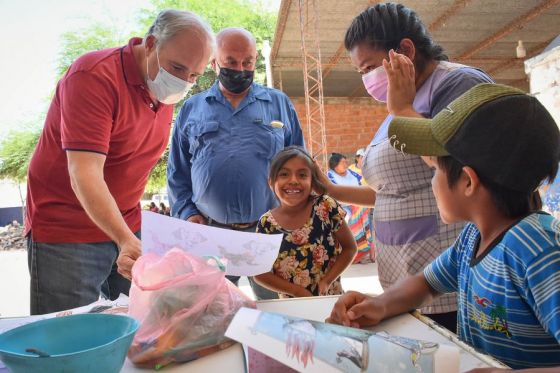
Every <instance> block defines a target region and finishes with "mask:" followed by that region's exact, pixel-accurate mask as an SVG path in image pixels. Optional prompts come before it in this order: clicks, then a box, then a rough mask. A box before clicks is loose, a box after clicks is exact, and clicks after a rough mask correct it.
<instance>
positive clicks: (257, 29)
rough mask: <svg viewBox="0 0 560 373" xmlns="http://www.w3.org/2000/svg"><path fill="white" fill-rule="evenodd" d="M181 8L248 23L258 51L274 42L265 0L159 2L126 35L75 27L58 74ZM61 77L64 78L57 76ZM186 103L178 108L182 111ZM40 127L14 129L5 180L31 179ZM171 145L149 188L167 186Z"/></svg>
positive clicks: (261, 70)
mask: <svg viewBox="0 0 560 373" xmlns="http://www.w3.org/2000/svg"><path fill="white" fill-rule="evenodd" d="M167 8H175V9H186V10H190V11H192V12H194V13H197V14H198V15H200V16H202V17H203V18H204V19H206V20H207V21H208V22H209V23H210V25H211V26H212V29H213V30H214V31H216V32H217V31H219V30H220V29H222V28H224V27H231V26H238V27H244V28H246V29H247V30H249V31H250V32H252V33H253V35H254V36H255V38H256V40H257V50H260V49H261V47H262V42H263V40H272V37H273V35H274V30H275V27H276V14H275V13H274V12H270V11H268V10H267V9H265V6H264V3H263V0H253V1H248V0H231V1H221V0H153V1H152V7H150V9H144V10H142V12H141V13H140V15H139V22H138V27H137V28H136V32H133V33H127V34H124V33H122V32H121V31H119V29H118V28H117V27H116V26H108V25H105V24H100V23H96V24H93V25H91V26H89V27H87V28H84V29H82V30H76V31H69V32H66V33H64V34H63V35H62V37H61V38H62V40H61V42H62V51H61V53H60V55H59V59H58V66H57V73H58V78H60V77H62V75H64V73H65V72H66V71H67V70H68V67H69V66H70V65H71V64H72V63H73V62H74V61H75V60H76V58H78V57H79V56H81V55H83V54H85V53H87V52H90V51H94V50H100V49H104V48H110V47H116V46H121V45H124V44H126V42H127V41H128V40H129V39H130V37H132V36H144V34H145V33H146V31H147V30H148V29H149V27H150V25H151V24H152V22H153V21H154V19H155V17H156V15H157V13H158V12H159V11H160V10H162V9H167ZM215 79H216V74H215V73H214V71H212V69H211V68H210V67H207V69H206V72H205V73H204V75H203V76H201V77H200V78H199V79H198V82H197V84H196V85H195V86H194V87H193V89H192V90H191V92H190V93H189V96H187V98H188V97H190V96H191V95H193V94H196V93H199V92H202V91H204V90H206V89H208V88H210V86H212V84H213V83H214V81H215ZM57 80H58V79H57ZM255 81H257V82H260V83H264V81H265V67H264V61H263V59H262V58H259V60H258V62H257V68H256V71H255ZM181 106H182V102H180V103H178V104H177V105H176V106H175V110H176V111H177V110H179V109H180V107H181ZM39 135H40V131H38V130H27V131H20V132H12V133H10V134H9V135H8V136H7V137H6V139H5V140H3V141H2V143H1V144H0V178H8V179H12V180H15V181H22V180H25V177H26V175H27V168H28V165H29V160H30V159H31V155H32V153H33V150H34V149H35V145H36V144H37V140H38V138H39ZM168 155H169V149H167V150H166V151H165V153H164V155H163V156H162V157H161V159H160V160H159V161H158V163H157V165H156V166H155V167H154V169H153V170H152V173H151V174H150V179H149V181H148V185H147V186H146V191H147V192H152V193H153V192H157V191H159V190H160V189H161V188H163V187H165V185H166V184H167V159H168Z"/></svg>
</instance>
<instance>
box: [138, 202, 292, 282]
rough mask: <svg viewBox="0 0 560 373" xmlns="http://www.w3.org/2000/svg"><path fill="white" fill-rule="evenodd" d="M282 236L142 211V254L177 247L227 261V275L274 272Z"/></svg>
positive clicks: (195, 253)
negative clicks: (214, 225) (231, 228)
mask: <svg viewBox="0 0 560 373" xmlns="http://www.w3.org/2000/svg"><path fill="white" fill-rule="evenodd" d="M281 243H282V235H281V234H274V235H270V234H258V233H249V232H240V231H232V230H228V229H222V228H216V227H210V226H207V225H202V224H195V223H190V222H187V221H184V220H181V219H176V218H171V217H169V216H165V215H162V214H156V213H153V212H149V211H142V252H143V253H144V254H146V253H149V252H155V253H158V254H163V253H165V252H166V251H168V250H170V249H172V248H173V247H178V248H180V249H182V250H185V251H187V252H189V253H191V254H194V255H198V256H218V257H220V258H223V259H225V263H226V273H227V274H228V275H233V276H255V275H259V274H261V273H265V272H268V271H270V270H271V268H272V265H273V264H274V261H275V260H276V258H277V256H278V251H279V249H280V244H281Z"/></svg>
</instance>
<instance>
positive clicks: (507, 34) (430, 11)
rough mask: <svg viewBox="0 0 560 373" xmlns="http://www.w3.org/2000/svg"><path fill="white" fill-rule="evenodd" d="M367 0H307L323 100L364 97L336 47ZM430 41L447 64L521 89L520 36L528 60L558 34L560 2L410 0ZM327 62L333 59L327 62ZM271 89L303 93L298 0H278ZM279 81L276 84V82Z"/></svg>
mask: <svg viewBox="0 0 560 373" xmlns="http://www.w3.org/2000/svg"><path fill="white" fill-rule="evenodd" d="M372 3H375V1H365V0H348V1H341V0H338V1H334V0H315V4H316V6H318V10H319V21H318V25H317V26H318V35H320V37H319V42H320V48H321V56H322V57H321V62H322V65H323V90H324V91H323V92H324V96H325V97H361V96H367V93H366V91H365V89H364V88H363V85H362V81H361V79H360V76H359V74H357V73H356V72H355V69H354V68H353V67H352V65H351V64H350V62H349V59H348V57H347V54H346V51H345V50H344V47H343V39H344V35H345V33H346V29H347V27H348V26H349V24H350V22H351V21H352V19H353V18H354V17H355V16H356V15H357V14H359V13H360V12H361V11H363V10H364V9H365V8H366V7H367V6H369V5H370V4H372ZM401 3H403V4H404V5H406V6H408V7H410V8H412V9H414V10H415V11H416V12H417V13H418V14H419V16H420V18H421V19H422V20H423V22H424V24H425V25H427V26H428V28H429V30H430V32H431V34H432V36H433V38H434V39H435V40H436V41H437V42H438V43H439V44H440V45H441V46H442V47H443V48H444V49H445V52H446V53H447V55H448V56H449V57H450V59H451V60H452V61H458V62H461V63H464V64H467V65H471V66H476V67H480V68H482V69H484V70H485V71H487V72H488V73H489V74H490V75H491V76H492V77H493V78H494V79H495V80H496V81H497V82H500V83H504V84H509V85H512V86H516V87H519V88H522V89H525V90H528V87H529V85H528V82H527V76H526V75H525V72H524V67H523V60H522V59H517V58H516V55H515V48H516V46H517V41H518V40H523V44H524V46H525V48H526V50H527V57H526V59H529V58H531V57H533V56H535V55H537V54H539V53H540V52H542V51H543V50H544V49H545V48H546V47H547V45H548V44H550V43H551V42H552V41H553V40H554V39H555V38H556V37H557V36H558V35H559V34H560V21H559V20H560V0H410V1H407V0H405V1H401ZM332 62H335V63H334V64H333V63H332ZM272 65H273V72H274V82H275V86H276V87H279V86H280V84H281V88H282V90H283V91H284V92H286V93H287V94H288V95H289V96H291V97H301V96H304V91H303V89H304V88H303V72H302V59H301V36H300V24H299V12H298V0H293V1H292V0H282V3H281V5H280V11H279V19H278V26H277V30H276V34H275V39H274V43H273V46H272ZM280 81H281V83H280Z"/></svg>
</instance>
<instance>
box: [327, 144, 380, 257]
mask: <svg viewBox="0 0 560 373" xmlns="http://www.w3.org/2000/svg"><path fill="white" fill-rule="evenodd" d="M327 176H328V177H329V179H330V180H331V181H332V182H333V183H334V184H339V185H349V186H359V185H361V180H362V177H361V176H360V175H359V174H357V173H356V172H354V171H352V170H350V169H349V167H348V159H347V158H346V157H345V156H344V155H342V154H339V153H332V154H331V156H330V158H329V171H328V172H327ZM342 208H343V209H344V210H345V211H346V222H347V223H348V226H349V227H350V231H351V232H352V234H353V235H354V238H355V240H356V243H357V245H358V252H357V254H356V256H355V257H354V260H353V262H354V263H358V262H365V260H364V259H366V260H367V259H368V257H369V255H370V254H371V252H372V245H373V242H372V237H371V229H370V225H369V224H370V219H369V212H370V209H368V208H364V207H361V206H356V205H351V204H342Z"/></svg>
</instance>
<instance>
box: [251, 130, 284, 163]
mask: <svg viewBox="0 0 560 373" xmlns="http://www.w3.org/2000/svg"><path fill="white" fill-rule="evenodd" d="M257 131H258V134H259V137H260V138H261V139H262V143H261V144H262V146H260V147H259V148H258V151H257V152H258V153H259V154H260V155H262V156H264V157H265V158H267V159H272V157H274V156H275V155H276V153H278V152H279V151H280V150H282V149H284V129H283V128H276V127H272V126H271V125H270V124H257Z"/></svg>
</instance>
